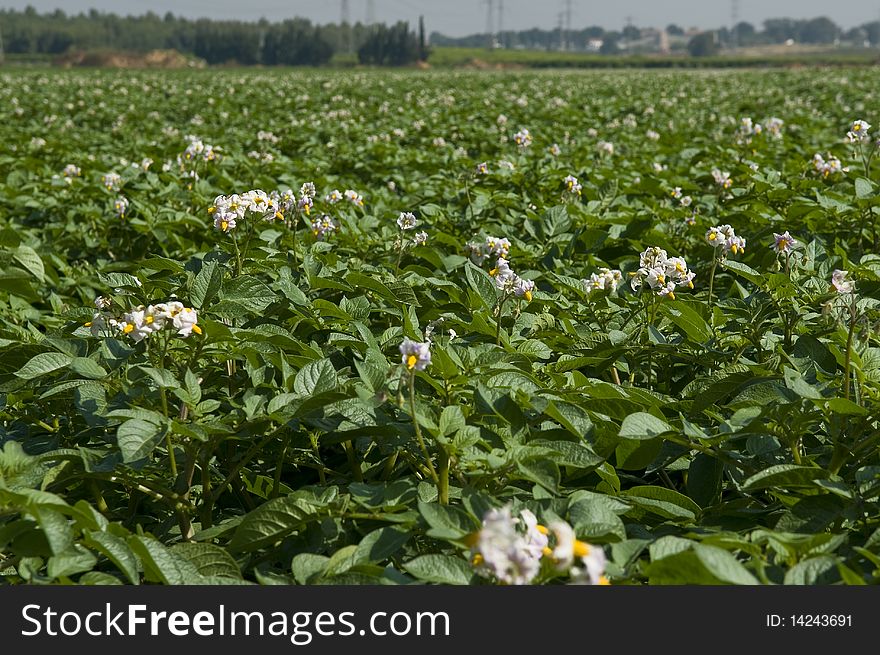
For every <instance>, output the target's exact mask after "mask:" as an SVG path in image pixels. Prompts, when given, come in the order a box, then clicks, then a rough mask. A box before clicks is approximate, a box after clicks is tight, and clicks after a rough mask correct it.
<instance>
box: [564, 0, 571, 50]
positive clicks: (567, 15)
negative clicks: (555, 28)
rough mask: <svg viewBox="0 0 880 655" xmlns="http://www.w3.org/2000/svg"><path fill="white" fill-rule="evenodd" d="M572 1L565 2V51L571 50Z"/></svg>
mask: <svg viewBox="0 0 880 655" xmlns="http://www.w3.org/2000/svg"><path fill="white" fill-rule="evenodd" d="M571 45H572V44H571V0H565V49H566V50H571V49H572V47H571Z"/></svg>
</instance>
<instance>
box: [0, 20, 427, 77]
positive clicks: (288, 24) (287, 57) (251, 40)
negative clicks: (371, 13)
mask: <svg viewBox="0 0 880 655" xmlns="http://www.w3.org/2000/svg"><path fill="white" fill-rule="evenodd" d="M0 33H2V36H3V46H4V49H5V51H6V52H7V53H9V54H46V55H61V54H63V53H66V52H69V51H95V50H115V51H125V52H149V51H150V50H177V51H179V52H182V53H185V54H189V55H193V56H195V57H198V58H200V59H204V60H205V61H206V62H207V63H209V64H227V63H234V64H241V65H245V66H250V65H257V64H260V65H265V66H277V65H286V66H298V65H308V66H318V65H321V64H325V63H327V62H328V61H329V60H330V59H331V57H333V55H334V54H335V53H337V52H340V53H351V54H352V55H354V53H357V55H358V60H359V61H360V62H361V63H365V64H376V65H405V64H410V63H412V62H414V61H417V60H419V59H424V58H426V57H427V54H428V51H427V48H426V46H425V39H424V25H423V24H421V23H420V34H416V33H415V32H413V31H411V30H410V29H409V25H408V23H405V22H402V23H398V24H396V25H393V26H390V27H386V26H385V25H364V24H362V23H356V24H354V25H349V24H345V23H344V24H342V25H332V24H331V25H314V24H312V23H311V22H310V21H308V20H305V19H302V18H294V19H290V20H285V21H282V22H269V21H267V20H265V19H264V20H260V21H257V22H247V21H217V20H210V19H198V20H190V19H186V18H182V17H179V16H175V15H174V14H172V13H167V14H165V15H164V16H161V17H160V16H159V15H157V14H155V13H153V12H148V13H146V14H144V15H142V16H119V15H117V14H113V13H103V12H99V11H96V10H94V9H93V10H91V11H89V12H85V13H80V14H76V15H72V14H71V15H68V14H66V13H65V12H64V11H62V10H57V11H55V12H52V13H47V14H40V13H38V12H37V11H36V10H35V9H34V8H33V7H28V8H27V9H25V10H24V11H16V10H0Z"/></svg>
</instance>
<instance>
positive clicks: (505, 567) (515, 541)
mask: <svg viewBox="0 0 880 655" xmlns="http://www.w3.org/2000/svg"><path fill="white" fill-rule="evenodd" d="M551 537H552V541H551ZM472 541H473V546H472V548H471V553H472V562H473V564H474V567H475V568H476V570H477V572H478V573H479V574H480V575H483V576H485V577H490V578H493V579H495V580H497V581H498V582H500V583H501V584H505V585H526V584H529V583H531V582H532V581H534V580H535V578H536V577H537V576H538V574H539V573H540V572H541V561H542V559H543V558H545V557H546V558H548V559H550V560H552V562H553V564H554V568H555V569H556V570H557V571H567V572H569V573H570V574H571V579H572V582H574V583H587V584H608V580H607V579H606V578H605V575H604V573H605V553H604V552H603V551H602V549H601V548H598V547H594V546H591V545H589V544H587V543H584V542H583V541H579V540H578V539H577V537H576V536H575V533H574V530H573V529H572V528H571V526H570V525H568V524H567V523H564V522H562V521H556V522H554V523H551V524H550V526H549V527H546V526H543V525H541V524H540V523H538V519H537V517H536V516H535V515H534V514H533V513H532V512H531V511H529V510H522V511H521V512H520V513H519V516H514V515H513V514H512V512H511V510H510V508H509V507H503V508H501V509H492V510H489V511H488V512H486V514H485V515H484V516H483V521H482V526H481V528H480V530H479V532H477V533H476V535H474V537H473V538H472ZM551 543H552V546H551Z"/></svg>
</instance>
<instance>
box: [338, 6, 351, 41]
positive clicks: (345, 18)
mask: <svg viewBox="0 0 880 655" xmlns="http://www.w3.org/2000/svg"><path fill="white" fill-rule="evenodd" d="M340 9H341V14H342V16H341V17H340V19H339V29H340V30H341V31H342V33H343V36H342V38H343V41H344V42H345V52H347V53H348V54H351V7H349V5H348V0H341V2H340Z"/></svg>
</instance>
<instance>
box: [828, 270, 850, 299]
mask: <svg viewBox="0 0 880 655" xmlns="http://www.w3.org/2000/svg"><path fill="white" fill-rule="evenodd" d="M847 275H849V272H848V271H841V270H839V269H837V270H835V271H834V273H832V274H831V286H832V287H833V288H834V290H835V291H837V293H840V294H843V293H852V292H853V290H854V289H855V282H853V281H852V280H847V279H846V277H847Z"/></svg>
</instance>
